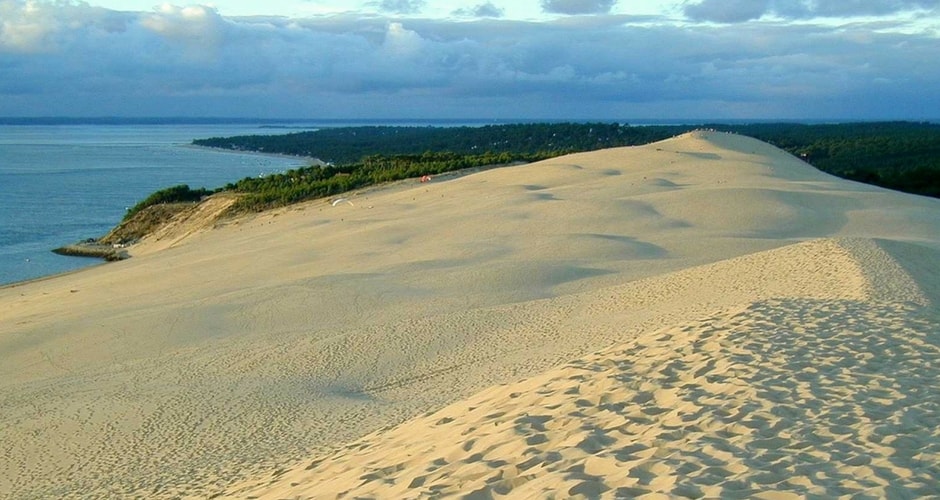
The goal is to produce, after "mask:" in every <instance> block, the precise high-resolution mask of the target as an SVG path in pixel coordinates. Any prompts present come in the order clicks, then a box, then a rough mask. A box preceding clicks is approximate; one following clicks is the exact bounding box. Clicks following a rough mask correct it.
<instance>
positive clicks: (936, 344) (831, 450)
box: [230, 239, 940, 498]
mask: <svg viewBox="0 0 940 500" xmlns="http://www.w3.org/2000/svg"><path fill="white" fill-rule="evenodd" d="M840 254H841V255H840ZM773 261H778V262H792V263H797V262H803V263H806V262H814V261H815V262H817V263H818V266H805V268H803V269H802V271H803V272H789V270H786V269H779V268H778V269H775V270H774V271H775V272H774V273H766V270H767V267H765V266H766V265H767V264H768V262H773ZM732 269H736V270H738V271H743V272H739V273H738V274H737V275H736V276H735V278H733V279H727V278H726V279H725V282H724V284H725V285H726V286H727V287H729V288H731V289H736V290H740V291H741V293H743V294H748V295H751V297H753V298H755V299H756V300H752V301H749V302H743V303H739V304H736V305H733V306H728V307H724V308H722V309H719V310H716V311H714V312H713V313H711V314H709V315H706V316H703V317H699V318H696V319H695V320H694V321H685V322H680V323H677V324H675V325H672V326H668V327H665V328H660V329H657V330H652V331H645V332H643V333H640V334H639V335H637V336H636V338H635V339H634V340H631V341H629V342H627V343H625V344H620V345H617V346H615V347H613V348H608V349H605V350H603V351H600V352H597V353H593V354H590V355H588V356H585V357H582V358H580V359H577V360H575V361H572V362H569V363H567V364H565V365H564V366H562V367H560V368H555V369H551V370H549V371H547V372H545V373H542V374H540V375H537V376H535V377H532V378H530V379H526V380H524V381H521V382H517V383H514V384H508V385H501V386H498V387H494V388H491V389H488V390H485V391H483V392H481V393H478V394H476V395H474V396H472V397H470V398H468V399H467V400H464V401H461V402H459V403H455V404H453V405H451V406H448V407H446V408H444V409H442V410H440V411H437V412H434V413H432V414H430V415H427V416H425V417H422V418H418V419H414V420H412V421H409V422H407V423H405V424H403V425H401V426H399V427H397V428H394V429H392V430H387V429H386V430H382V431H379V432H375V433H373V434H370V435H368V436H366V437H363V438H362V439H359V440H357V441H354V442H352V443H350V444H348V445H347V446H345V447H344V448H343V449H342V450H340V451H337V452H334V453H331V454H325V455H321V456H318V457H316V458H315V459H313V460H311V461H310V462H308V463H305V464H301V465H299V466H297V467H295V468H293V469H291V470H287V471H285V470H282V471H279V472H278V473H277V474H275V476H274V477H272V478H270V479H269V480H267V481H264V482H261V484H253V485H243V486H241V487H240V488H236V489H234V490H232V492H230V494H231V495H232V498H236V497H241V498H248V497H250V498H285V497H289V498H363V497H369V498H393V497H394V498H428V497H461V498H494V497H501V496H508V497H510V498H551V497H563V498H570V497H585V498H595V497H609V498H635V497H643V496H644V495H652V494H666V495H671V496H678V497H691V498H698V497H720V498H789V497H792V498H799V497H805V496H808V495H809V496H812V495H815V496H821V497H837V496H845V495H856V494H864V495H873V496H875V497H893V496H907V495H913V496H918V497H923V496H930V495H936V494H938V493H940V483H938V479H937V478H938V477H940V475H938V473H940V468H938V466H937V464H938V463H940V430H938V425H937V424H940V413H938V411H937V410H938V408H937V406H936V402H935V398H934V397H935V396H936V394H937V391H938V389H940V377H938V376H940V368H938V365H937V364H936V361H937V360H938V359H940V330H938V329H937V326H938V323H937V308H936V305H935V304H933V303H932V302H931V301H930V300H929V299H928V298H927V297H926V295H925V294H924V293H923V292H922V291H921V290H920V289H919V287H918V286H917V285H916V284H914V282H913V280H912V279H911V277H910V276H909V275H907V274H906V273H905V272H903V271H902V270H901V267H900V266H899V265H897V264H896V262H895V261H894V259H893V258H892V257H891V255H890V254H888V253H887V252H884V251H883V250H882V249H881V248H880V247H879V246H878V245H877V243H876V242H874V241H871V240H865V239H847V240H815V241H811V242H807V243H802V244H797V245H794V246H791V247H784V248H782V249H778V250H771V251H767V252H763V253H762V254H760V255H749V256H746V257H741V258H737V259H732V260H731V261H728V262H720V263H717V264H713V265H708V266H703V267H702V268H699V269H691V270H688V271H683V272H678V273H675V275H673V276H669V277H664V278H660V281H662V283H660V284H661V285H665V284H667V283H668V284H671V285H674V286H677V287H679V286H681V285H676V284H677V283H683V280H684V279H685V278H686V276H683V275H692V276H694V278H693V279H695V280H696V281H698V280H697V279H698V278H699V277H701V276H703V275H709V274H713V273H718V274H719V275H722V274H723V275H725V276H727V275H726V274H724V273H727V272H728V271H729V270H732ZM820 269H826V270H827V271H828V272H827V273H825V274H820V273H819V271H820ZM748 271H750V272H748ZM768 274H769V276H768ZM827 278H828V279H827ZM702 282H703V283H714V280H709V281H702ZM648 286H649V285H646V287H648ZM646 287H644V288H646ZM775 287H776V289H773V288H775ZM650 288H652V287H650ZM650 288H647V289H650ZM625 291H626V290H616V289H614V290H604V291H603V293H600V294H598V295H600V296H607V295H609V294H611V293H617V292H625ZM761 291H768V293H767V295H766V296H765V297H760V296H759V295H760V292H761ZM716 292H717V293H718V294H719V295H721V292H722V290H716ZM788 292H789V293H788ZM595 297H596V296H595ZM641 300H642V299H641ZM603 309H604V310H608V311H610V310H611V309H612V308H611V307H610V306H609V305H607V306H604V307H603ZM592 326H593V325H592ZM588 328H590V327H588Z"/></svg>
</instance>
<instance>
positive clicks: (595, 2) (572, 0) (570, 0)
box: [541, 0, 617, 15]
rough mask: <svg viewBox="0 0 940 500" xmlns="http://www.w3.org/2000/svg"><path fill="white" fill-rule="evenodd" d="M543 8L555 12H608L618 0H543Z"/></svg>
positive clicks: (575, 13) (572, 13)
mask: <svg viewBox="0 0 940 500" xmlns="http://www.w3.org/2000/svg"><path fill="white" fill-rule="evenodd" d="M541 2H542V3H541V5H542V10H544V11H545V12H551V13H553V14H568V15H578V14H606V13H608V12H610V9H611V8H613V6H614V4H616V3H617V0H541Z"/></svg>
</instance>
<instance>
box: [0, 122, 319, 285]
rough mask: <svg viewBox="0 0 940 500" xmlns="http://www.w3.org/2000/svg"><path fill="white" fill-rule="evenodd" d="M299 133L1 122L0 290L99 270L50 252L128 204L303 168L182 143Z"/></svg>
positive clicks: (108, 221)
mask: <svg viewBox="0 0 940 500" xmlns="http://www.w3.org/2000/svg"><path fill="white" fill-rule="evenodd" d="M297 126H298V127H299V129H293V128H292V129H290V130H286V129H284V128H268V127H263V126H262V125H260V124H250V123H242V124H224V123H216V124H196V125H194V124H147V125H140V124H107V123H104V124H93V125H89V124H40V125H37V124H15V125H9V124H7V125H0V286H2V285H6V284H10V283H15V282H19V281H25V280H30V279H35V278H40V277H44V276H49V275H53V274H58V273H62V272H67V271H72V270H76V269H80V268H84V267H88V266H92V265H97V264H100V263H101V261H99V260H97V259H90V258H81V257H65V256H61V255H57V254H54V253H52V249H54V248H58V247H60V246H62V245H65V244H69V243H74V242H77V241H80V240H83V239H86V238H97V237H100V236H103V235H104V234H106V233H107V232H108V231H109V230H110V229H111V228H113V227H114V226H115V225H117V224H118V223H119V222H120V221H121V219H122V217H123V216H124V213H125V211H126V210H127V209H128V208H129V207H131V206H133V205H135V204H136V203H137V202H139V201H141V200H143V199H144V198H146V197H147V196H148V195H149V194H151V193H153V192H154V191H157V190H159V189H163V188H167V187H171V186H175V185H179V184H188V185H189V186H190V187H192V188H199V187H205V188H209V189H213V188H217V187H221V186H224V185H225V184H227V183H229V182H234V181H237V180H239V179H242V178H244V177H249V176H258V175H265V174H268V173H274V172H282V171H284V170H287V169H290V168H294V167H298V166H303V165H306V164H308V163H309V162H307V161H305V160H303V159H299V158H285V157H276V156H264V155H258V154H250V153H236V152H226V151H216V150H211V149H205V148H196V147H192V146H190V145H189V144H190V142H191V141H192V140H193V139H196V138H205V137H220V136H221V137H226V136H232V135H246V134H282V133H287V132H290V131H297V130H302V129H305V128H306V127H304V126H303V125H302V124H299V125H297ZM313 128H316V127H315V126H313V125H311V126H310V127H309V128H306V129H308V130H309V129H313Z"/></svg>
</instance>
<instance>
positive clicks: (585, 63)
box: [0, 0, 940, 118]
mask: <svg viewBox="0 0 940 500" xmlns="http://www.w3.org/2000/svg"><path fill="white" fill-rule="evenodd" d="M62 5H64V4H62V3H50V2H38V1H34V2H25V1H21V0H13V1H11V0H0V13H2V14H3V17H2V19H3V21H2V22H3V23H4V26H7V25H10V26H17V27H22V28H18V29H19V31H16V30H13V31H6V30H7V28H6V27H5V28H4V30H5V31H4V32H3V34H2V36H3V38H0V39H2V40H4V41H3V42H2V43H3V45H2V46H0V74H2V75H4V76H3V78H0V115H32V114H53V115H70V114H98V115H122V114H124V115H126V114H131V115H134V114H136V115H148V114H149V115H193V114H203V115H215V116H252V115H260V116H303V115H309V116H336V117H363V116H365V117H368V116H384V117H388V116H403V117H404V116H419V117H420V116H425V117H427V116H458V117H459V116H463V117H466V116H483V117H488V116H501V117H517V118H518V117H529V116H531V117H538V116H552V115H554V116H555V117H562V118H564V117H581V116H586V115H587V116H590V115H592V114H593V115H594V116H597V115H602V116H606V117H610V118H622V117H631V116H637V115H638V114H646V115H648V116H651V115H671V116H691V115H699V116H706V117H722V116H724V117H728V116H729V115H734V116H745V115H748V114H750V115H752V116H753V115H758V116H765V115H776V116H770V117H792V115H793V114H801V115H804V117H827V116H828V117H832V116H836V117H842V116H855V117H860V118H862V117H865V118H868V117H889V118H893V117H897V115H898V114H904V113H908V114H916V113H920V114H921V115H920V116H923V115H924V114H926V115H928V116H933V117H940V102H938V98H937V95H936V94H937V91H936V90H934V89H938V88H940V69H938V68H936V67H935V65H931V64H925V62H924V61H930V60H933V59H934V58H935V57H936V56H935V54H936V53H937V51H938V40H937V38H935V37H933V36H932V35H929V34H927V35H924V34H922V33H921V32H919V31H915V30H907V31H906V32H902V30H898V29H897V28H899V27H905V26H904V25H903V24H900V23H902V22H903V21H901V20H891V21H889V20H888V19H880V20H878V21H877V23H874V24H872V23H870V22H868V21H860V20H855V21H854V22H853V23H851V24H844V25H842V26H840V27H839V29H831V28H829V27H826V26H822V25H817V24H813V23H808V22H803V23H800V24H787V23H785V22H782V21H780V20H775V21H767V20H763V21H755V22H750V23H734V24H725V25H711V24H704V25H689V24H688V23H684V24H674V23H671V22H669V20H668V19H666V18H656V17H643V18H635V17H629V16H623V15H619V16H617V15H594V16H573V17H562V18H559V19H558V20H556V21H552V22H527V21H509V20H504V19H501V18H486V17H474V18H473V19H467V18H464V19H462V20H460V21H449V20H446V19H445V20H440V19H438V20H435V19H426V18H424V19H422V18H414V19H390V18H388V17H383V16H378V15H375V14H369V15H364V14H356V13H345V14H336V15H324V16H316V17H307V18H293V19H292V18H287V17H243V18H238V17H224V16H222V15H220V14H219V12H218V11H217V10H215V9H213V8H210V7H205V6H190V7H178V6H173V5H163V6H160V7H158V8H157V9H154V10H153V11H151V12H139V13H127V12H115V11H109V10H105V9H95V8H92V7H89V6H87V5H80V4H75V5H71V6H70V7H68V8H63V7H62ZM482 5H487V4H482ZM595 5H597V4H596V3H595ZM697 5H704V4H702V3H701V2H699V3H698V4H697ZM27 7H29V8H27ZM30 8H31V9H33V10H32V11H30ZM37 9H38V10H37ZM752 15H753V14H752ZM28 26H35V28H33V29H34V30H35V31H33V32H30V31H29V30H28V29H26V27H28ZM31 33H32V34H31ZM734 116H731V117H734Z"/></svg>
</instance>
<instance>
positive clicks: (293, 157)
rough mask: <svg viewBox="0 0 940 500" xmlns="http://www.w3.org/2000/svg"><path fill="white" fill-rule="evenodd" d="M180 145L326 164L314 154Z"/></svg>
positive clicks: (319, 164)
mask: <svg viewBox="0 0 940 500" xmlns="http://www.w3.org/2000/svg"><path fill="white" fill-rule="evenodd" d="M180 147H182V148H189V149H201V150H208V151H215V152H219V153H231V154H239V155H255V156H265V157H268V158H282V159H287V160H298V161H305V162H309V163H305V164H304V165H303V166H305V167H306V166H313V165H316V166H321V167H322V166H326V165H327V163H326V162H324V161H323V160H321V159H319V158H316V157H314V156H296V155H287V154H283V153H265V152H264V151H251V150H247V149H244V150H242V149H229V148H217V147H213V146H200V145H198V144H193V143H191V142H190V143H183V144H180Z"/></svg>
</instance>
